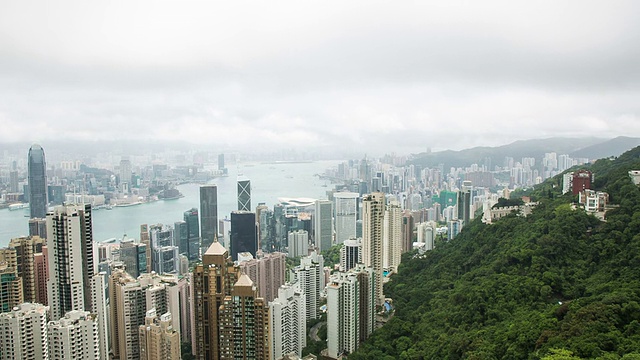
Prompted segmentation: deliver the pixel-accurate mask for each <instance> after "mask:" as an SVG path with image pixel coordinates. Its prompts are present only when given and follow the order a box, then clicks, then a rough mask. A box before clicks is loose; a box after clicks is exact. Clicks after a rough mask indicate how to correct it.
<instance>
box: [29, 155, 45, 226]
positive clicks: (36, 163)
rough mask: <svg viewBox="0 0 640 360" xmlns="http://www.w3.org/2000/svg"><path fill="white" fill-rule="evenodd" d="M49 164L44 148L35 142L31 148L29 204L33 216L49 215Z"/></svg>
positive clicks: (42, 216)
mask: <svg viewBox="0 0 640 360" xmlns="http://www.w3.org/2000/svg"><path fill="white" fill-rule="evenodd" d="M47 204H48V200H47V164H46V162H45V158H44V150H43V149H42V147H40V145H38V144H34V145H32V146H31V148H30V149H29V206H30V212H31V217H32V218H44V217H45V216H47Z"/></svg>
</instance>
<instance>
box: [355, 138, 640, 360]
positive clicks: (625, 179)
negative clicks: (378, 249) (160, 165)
mask: <svg viewBox="0 0 640 360" xmlns="http://www.w3.org/2000/svg"><path fill="white" fill-rule="evenodd" d="M639 156H640V148H636V149H633V150H631V151H629V152H627V153H625V154H623V155H621V156H620V157H619V158H618V159H615V160H609V159H607V160H599V161H597V162H596V163H595V164H593V165H592V166H591V170H592V171H593V172H594V173H595V179H596V180H595V187H596V188H597V189H598V190H603V191H607V192H609V194H610V201H612V202H613V203H615V204H616V205H617V207H616V208H614V209H611V210H609V211H608V212H607V221H606V222H602V221H599V220H598V219H596V218H595V217H594V216H592V215H590V214H587V213H585V212H584V211H582V210H574V209H573V208H572V207H571V206H570V203H571V201H573V200H574V197H573V196H571V195H570V194H568V195H562V194H561V193H560V190H561V188H562V186H561V181H562V180H561V176H558V177H556V178H553V179H549V181H547V182H545V183H543V184H541V185H540V186H539V187H537V188H536V189H534V190H533V192H532V194H531V195H532V197H535V198H536V199H537V200H539V201H540V204H539V205H538V207H537V208H536V209H535V210H534V211H533V214H531V215H530V216H528V217H526V218H525V217H519V216H516V215H509V216H506V217H504V218H502V219H501V220H499V221H497V222H495V223H494V224H492V225H486V224H483V223H481V222H480V220H479V219H476V220H475V221H474V222H473V223H472V224H470V225H469V226H467V227H465V229H464V230H463V231H462V233H461V234H460V235H459V236H457V237H456V238H455V239H454V240H452V241H451V242H448V243H443V244H441V245H440V246H439V247H438V248H436V249H435V250H433V251H430V252H427V253H426V255H424V256H422V257H417V256H414V254H413V253H408V254H405V256H404V258H403V261H402V264H401V265H400V268H399V273H398V274H397V275H395V276H394V277H393V278H392V280H391V281H390V282H389V283H388V284H386V286H385V295H386V296H388V297H391V298H393V300H394V305H395V316H394V317H393V318H392V319H391V320H390V321H389V322H388V323H387V324H386V325H385V326H383V327H382V328H380V329H378V330H377V331H376V332H374V334H373V335H372V337H371V338H370V339H369V340H367V341H366V342H365V343H364V344H363V345H362V346H361V347H360V349H359V350H358V351H357V352H356V353H354V354H351V355H350V356H349V359H350V360H353V359H583V358H599V359H637V358H640V352H639V351H640V190H639V188H638V187H637V186H635V185H634V184H633V183H632V181H631V179H630V178H629V176H628V171H629V170H631V169H636V170H638V169H640V157H639Z"/></svg>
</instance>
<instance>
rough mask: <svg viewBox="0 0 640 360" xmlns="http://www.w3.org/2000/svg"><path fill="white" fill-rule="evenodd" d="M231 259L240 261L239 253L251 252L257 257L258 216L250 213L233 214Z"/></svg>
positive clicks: (235, 212)
mask: <svg viewBox="0 0 640 360" xmlns="http://www.w3.org/2000/svg"><path fill="white" fill-rule="evenodd" d="M230 240H231V241H230V242H231V244H230V245H231V246H230V248H231V259H232V260H234V261H235V260H238V253H241V252H249V253H251V255H253V257H254V258H255V257H256V253H257V251H258V234H257V228H256V214H255V213H252V212H249V211H232V212H231V239H230Z"/></svg>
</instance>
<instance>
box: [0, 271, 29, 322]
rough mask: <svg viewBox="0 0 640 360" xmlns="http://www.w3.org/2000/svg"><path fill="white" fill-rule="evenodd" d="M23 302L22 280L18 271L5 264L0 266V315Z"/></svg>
mask: <svg viewBox="0 0 640 360" xmlns="http://www.w3.org/2000/svg"><path fill="white" fill-rule="evenodd" d="M23 302H24V301H23V297H22V279H21V278H20V277H19V276H18V271H17V270H16V268H15V267H13V266H7V264H6V263H3V264H0V313H6V312H9V311H11V309H13V307H14V306H18V305H20V304H22V303H23Z"/></svg>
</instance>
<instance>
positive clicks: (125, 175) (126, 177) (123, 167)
mask: <svg viewBox="0 0 640 360" xmlns="http://www.w3.org/2000/svg"><path fill="white" fill-rule="evenodd" d="M119 175H120V189H122V190H126V192H129V191H130V190H131V160H129V159H127V158H123V159H122V160H120V174H119Z"/></svg>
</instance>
